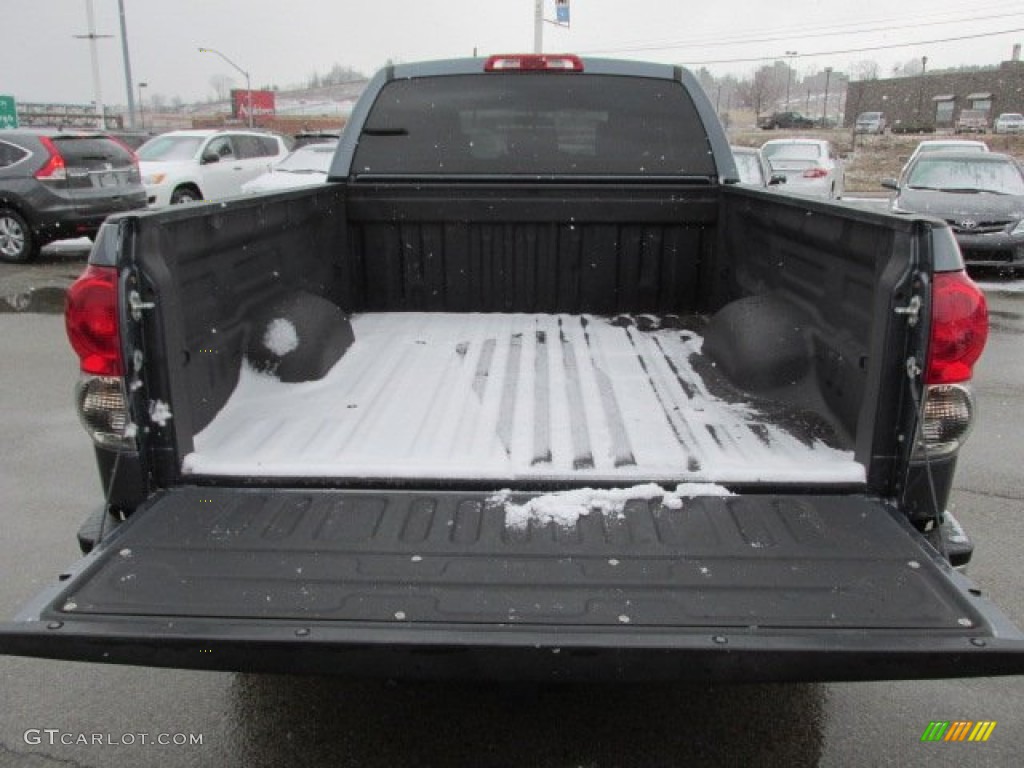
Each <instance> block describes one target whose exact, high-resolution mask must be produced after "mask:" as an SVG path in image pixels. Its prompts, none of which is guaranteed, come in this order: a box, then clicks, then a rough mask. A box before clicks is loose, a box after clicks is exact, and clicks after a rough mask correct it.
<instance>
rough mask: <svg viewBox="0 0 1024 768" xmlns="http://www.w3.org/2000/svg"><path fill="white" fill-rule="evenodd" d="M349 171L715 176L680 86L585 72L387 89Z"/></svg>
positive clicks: (432, 80)
mask: <svg viewBox="0 0 1024 768" xmlns="http://www.w3.org/2000/svg"><path fill="white" fill-rule="evenodd" d="M352 169H353V172H354V173H355V174H356V175H357V176H358V175H375V176H376V175H401V176H409V175H438V174H440V175H531V176H536V175H542V176H551V175H598V176H600V175H627V176H712V175H715V174H716V170H715V164H714V159H713V155H712V152H711V147H710V144H709V142H708V139H707V135H706V134H705V133H704V129H703V123H702V121H701V119H700V117H699V116H698V114H697V111H696V108H695V107H694V104H693V102H692V100H691V99H690V97H689V95H688V94H687V92H686V90H685V89H684V88H683V86H682V85H681V84H680V83H678V82H676V81H672V80H662V79H656V78H639V77H623V76H616V75H587V74H582V73H580V74H575V73H574V74H564V73H559V74H549V75H535V74H518V73H490V74H484V75H450V76H439V77H423V78H413V79H406V80H395V81H393V82H390V83H388V84H387V85H385V86H384V88H383V89H382V90H381V92H380V94H379V95H378V97H377V99H376V101H375V102H374V104H373V107H372V108H371V110H370V113H369V116H368V118H367V121H366V123H365V125H364V126H363V131H362V133H361V135H360V137H359V145H358V147H357V149H356V153H355V158H354V162H353V166H352Z"/></svg>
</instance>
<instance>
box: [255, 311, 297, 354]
mask: <svg viewBox="0 0 1024 768" xmlns="http://www.w3.org/2000/svg"><path fill="white" fill-rule="evenodd" d="M263 346H264V347H266V348H267V349H269V350H270V351H271V352H273V353H274V354H275V355H277V356H278V357H284V356H285V355H287V354H288V353H289V352H293V351H294V350H296V349H297V348H298V346H299V333H298V331H296V330H295V325H294V324H293V323H292V321H291V320H286V319H285V318H283V317H279V318H277V319H276V320H272V321H271V322H270V325H268V326H267V332H266V333H264V334H263Z"/></svg>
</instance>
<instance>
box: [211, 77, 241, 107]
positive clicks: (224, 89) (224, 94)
mask: <svg viewBox="0 0 1024 768" xmlns="http://www.w3.org/2000/svg"><path fill="white" fill-rule="evenodd" d="M234 84H235V81H234V79H233V78H231V77H228V76H227V75H225V74H221V73H218V74H216V75H211V76H210V87H211V88H213V90H214V92H216V94H217V98H218V99H219V100H220V101H224V100H225V99H227V98H228V96H229V95H230V94H231V86H233V85H234Z"/></svg>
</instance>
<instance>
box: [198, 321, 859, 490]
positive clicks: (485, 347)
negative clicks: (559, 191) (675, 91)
mask: <svg viewBox="0 0 1024 768" xmlns="http://www.w3.org/2000/svg"><path fill="white" fill-rule="evenodd" d="M352 325H353V329H354V332H355V338H356V341H355V343H354V344H353V345H352V347H351V348H350V349H349V350H348V351H347V352H346V354H345V355H344V357H343V358H342V359H341V360H340V361H339V362H338V363H337V364H336V365H335V366H334V367H333V368H332V369H331V371H330V372H329V373H328V374H327V376H325V377H324V378H323V379H322V380H320V381H316V382H308V383H301V384H286V383H282V382H280V381H278V380H277V379H275V378H273V377H270V376H267V375H264V374H259V373H256V372H254V371H253V370H251V369H248V368H246V369H245V370H243V371H242V375H241V377H240V380H239V383H238V387H237V388H236V390H235V392H234V393H233V394H232V396H231V398H230V399H229V401H228V403H227V404H226V405H225V407H224V408H223V409H222V410H221V412H220V413H219V414H218V415H217V417H216V418H215V419H214V420H213V422H211V423H210V425H209V426H208V427H207V428H206V429H204V430H203V431H202V432H200V433H199V434H198V435H196V437H195V451H194V452H193V453H191V454H189V455H188V456H186V457H185V461H184V470H185V472H187V473H192V474H203V475H229V476H267V477H275V476H276V477H299V476H307V477H331V478H335V477H336V478H380V479H382V480H383V479H393V478H407V479H412V478H422V479H462V480H495V481H511V480H571V481H577V482H578V481H586V480H602V481H612V482H618V481H626V482H631V481H638V482H641V483H645V482H683V481H686V482H708V483H730V482H734V483H738V482H805V483H806V482H812V483H813V482H819V483H860V482H863V481H864V469H863V467H862V466H861V465H860V464H858V463H857V462H856V461H854V459H853V453H852V452H848V451H842V450H837V449H836V448H834V447H830V446H829V445H827V444H826V443H825V442H823V441H822V440H821V439H820V438H817V437H809V436H808V435H799V434H796V433H795V432H794V431H793V430H792V429H791V428H789V427H787V426H784V425H783V424H782V423H780V420H779V419H778V418H775V422H776V423H773V421H772V420H771V419H769V418H768V417H766V416H765V415H764V414H762V413H761V412H759V411H758V409H756V408H754V407H752V406H751V405H750V404H747V403H742V402H739V403H737V402H726V401H724V400H722V399H721V398H719V397H716V396H715V395H714V394H712V393H711V391H709V389H708V387H707V386H706V384H705V382H704V380H703V379H702V377H701V376H700V375H699V374H698V373H697V371H695V370H694V367H693V363H694V362H695V361H697V360H699V358H700V350H701V344H702V339H701V337H700V336H699V335H697V334H696V333H694V332H692V331H688V330H682V329H679V328H674V329H669V328H663V329H661V330H640V329H639V328H638V327H637V325H636V324H635V323H632V322H617V321H611V320H609V319H607V318H595V317H590V316H580V315H527V314H444V313H371V314H365V315H356V316H354V317H353V318H352ZM782 421H784V420H782Z"/></svg>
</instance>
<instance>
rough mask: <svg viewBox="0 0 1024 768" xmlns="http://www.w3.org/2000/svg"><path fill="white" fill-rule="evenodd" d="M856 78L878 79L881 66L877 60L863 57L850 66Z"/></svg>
mask: <svg viewBox="0 0 1024 768" xmlns="http://www.w3.org/2000/svg"><path fill="white" fill-rule="evenodd" d="M850 72H851V74H852V75H853V79H854V80H877V79H878V73H879V67H878V62H877V61H872V60H871V59H862V60H861V61H858V62H857V63H856V64H854V65H853V66H852V67H850Z"/></svg>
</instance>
